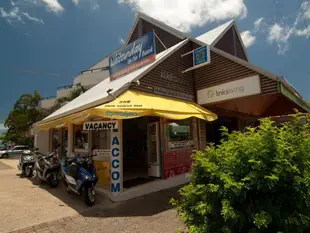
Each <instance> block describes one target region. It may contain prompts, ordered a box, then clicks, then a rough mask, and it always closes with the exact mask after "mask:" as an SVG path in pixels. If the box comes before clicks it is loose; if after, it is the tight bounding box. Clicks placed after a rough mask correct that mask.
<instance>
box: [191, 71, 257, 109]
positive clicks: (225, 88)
mask: <svg viewBox="0 0 310 233" xmlns="http://www.w3.org/2000/svg"><path fill="white" fill-rule="evenodd" d="M260 93H261V87H260V79H259V76H258V75H255V76H252V77H248V78H243V79H239V80H236V81H232V82H228V83H224V84H221V85H217V86H213V87H209V88H205V89H202V90H199V91H197V99H198V104H209V103H214V102H219V101H223V100H229V99H235V98H240V97H245V96H250V95H256V94H260Z"/></svg>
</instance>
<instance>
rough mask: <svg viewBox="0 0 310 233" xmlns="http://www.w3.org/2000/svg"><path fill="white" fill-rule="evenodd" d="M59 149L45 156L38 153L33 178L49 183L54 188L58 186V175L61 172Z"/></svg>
mask: <svg viewBox="0 0 310 233" xmlns="http://www.w3.org/2000/svg"><path fill="white" fill-rule="evenodd" d="M58 147H59V145H58V146H57V148H56V149H55V150H54V151H53V152H52V153H50V154H48V155H43V154H41V153H40V152H36V153H35V154H36V158H35V165H34V169H33V176H34V177H35V178H37V179H39V180H41V181H44V182H47V183H48V184H49V185H50V186H51V187H52V188H56V187H57V186H58V183H59V182H58V174H59V172H60V162H59V155H58Z"/></svg>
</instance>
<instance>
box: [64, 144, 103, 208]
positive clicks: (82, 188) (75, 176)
mask: <svg viewBox="0 0 310 233" xmlns="http://www.w3.org/2000/svg"><path fill="white" fill-rule="evenodd" d="M95 148H96V147H93V148H92V149H91V150H90V151H89V154H88V155H87V156H86V157H81V156H79V155H77V156H75V157H74V158H64V160H63V161H62V172H63V181H64V184H65V187H66V191H67V192H69V193H70V192H73V193H76V194H78V195H82V196H83V197H84V201H85V203H86V204H87V205H89V206H91V205H93V204H94V203H95V201H96V193H95V185H96V184H97V181H98V177H97V176H96V169H95V166H94V165H93V161H92V157H94V156H96V155H92V152H93V150H94V149H95Z"/></svg>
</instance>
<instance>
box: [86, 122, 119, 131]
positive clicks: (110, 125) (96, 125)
mask: <svg viewBox="0 0 310 233" xmlns="http://www.w3.org/2000/svg"><path fill="white" fill-rule="evenodd" d="M114 129H118V124H117V121H90V122H85V123H84V125H83V130H114Z"/></svg>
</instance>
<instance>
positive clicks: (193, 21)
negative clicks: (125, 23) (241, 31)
mask: <svg viewBox="0 0 310 233" xmlns="http://www.w3.org/2000/svg"><path fill="white" fill-rule="evenodd" d="M118 2H119V3H120V4H127V5H129V6H131V7H132V8H133V9H134V10H137V11H142V12H144V13H146V14H147V15H149V16H151V17H153V18H156V19H158V20H161V21H163V22H165V23H167V24H169V25H171V26H172V27H174V28H177V29H179V30H181V31H184V32H189V31H191V29H192V28H193V27H200V26H203V25H205V24H207V23H209V22H214V21H220V20H226V19H231V18H234V17H240V18H245V17H246V16H247V7H246V5H245V3H244V0H173V1H172V0H170V1H168V0H156V1H150V0H118Z"/></svg>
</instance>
